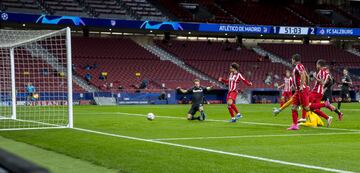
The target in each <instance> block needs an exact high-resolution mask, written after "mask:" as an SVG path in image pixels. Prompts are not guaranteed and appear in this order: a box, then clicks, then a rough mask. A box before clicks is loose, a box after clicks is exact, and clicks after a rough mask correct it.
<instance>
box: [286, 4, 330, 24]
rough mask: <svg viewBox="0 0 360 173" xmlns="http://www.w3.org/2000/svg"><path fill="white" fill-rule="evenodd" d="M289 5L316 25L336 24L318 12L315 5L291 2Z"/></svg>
mask: <svg viewBox="0 0 360 173" xmlns="http://www.w3.org/2000/svg"><path fill="white" fill-rule="evenodd" d="M289 7H290V8H291V9H292V10H294V11H295V12H296V13H298V14H300V15H302V16H303V17H305V18H306V19H308V20H309V21H311V22H312V23H313V24H315V25H321V26H334V25H333V24H332V23H331V21H330V20H328V19H326V18H325V17H323V16H320V15H319V14H317V13H316V11H315V10H316V8H314V6H309V5H303V4H290V5H289Z"/></svg>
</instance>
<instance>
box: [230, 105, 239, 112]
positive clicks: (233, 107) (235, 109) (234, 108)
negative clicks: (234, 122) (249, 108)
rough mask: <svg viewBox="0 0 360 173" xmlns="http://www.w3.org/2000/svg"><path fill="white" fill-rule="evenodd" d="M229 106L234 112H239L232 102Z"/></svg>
mask: <svg viewBox="0 0 360 173" xmlns="http://www.w3.org/2000/svg"><path fill="white" fill-rule="evenodd" d="M231 108H232V109H233V110H234V111H235V113H236V114H238V113H239V111H238V109H237V107H236V106H235V104H234V103H233V104H232V105H231Z"/></svg>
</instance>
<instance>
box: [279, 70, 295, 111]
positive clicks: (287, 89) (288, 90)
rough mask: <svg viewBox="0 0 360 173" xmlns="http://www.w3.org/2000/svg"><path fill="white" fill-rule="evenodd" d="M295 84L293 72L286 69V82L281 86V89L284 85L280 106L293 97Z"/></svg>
mask: <svg viewBox="0 0 360 173" xmlns="http://www.w3.org/2000/svg"><path fill="white" fill-rule="evenodd" d="M293 85H294V81H293V79H292V77H291V73H290V71H289V70H286V76H285V77H284V83H283V84H282V85H280V86H279V89H280V88H283V87H284V89H283V92H282V96H281V100H280V107H281V106H283V105H284V103H286V102H287V101H289V100H290V98H291V97H292V88H293Z"/></svg>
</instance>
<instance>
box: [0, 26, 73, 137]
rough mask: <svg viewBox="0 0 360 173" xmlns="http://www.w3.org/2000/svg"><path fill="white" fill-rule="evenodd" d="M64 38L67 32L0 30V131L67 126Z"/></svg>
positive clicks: (65, 46) (65, 48) (65, 47)
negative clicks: (12, 71)
mask: <svg viewBox="0 0 360 173" xmlns="http://www.w3.org/2000/svg"><path fill="white" fill-rule="evenodd" d="M66 38H67V37H66V30H60V31H24V30H22V31H16V30H0V75H1V76H0V78H1V79H0V80H1V84H0V96H1V97H0V99H1V100H0V130H4V129H26V128H49V127H52V128H54V127H66V126H68V124H69V110H68V87H69V86H68V82H67V77H68V75H67V45H66ZM12 51H13V55H14V67H15V69H14V71H15V93H16V102H13V100H12V92H13V91H14V90H12V81H11V79H12V75H11V52H12ZM13 104H15V105H16V110H15V112H14V111H13V110H14V109H13V108H12V106H13Z"/></svg>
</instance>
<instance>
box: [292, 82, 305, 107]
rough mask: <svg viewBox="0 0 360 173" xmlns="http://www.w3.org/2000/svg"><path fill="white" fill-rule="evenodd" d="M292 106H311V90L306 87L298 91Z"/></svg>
mask: <svg viewBox="0 0 360 173" xmlns="http://www.w3.org/2000/svg"><path fill="white" fill-rule="evenodd" d="M292 104H293V105H294V106H300V105H301V106H304V107H307V106H309V88H308V87H306V88H304V89H303V90H302V91H296V92H295V94H294V96H293V101H292Z"/></svg>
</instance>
